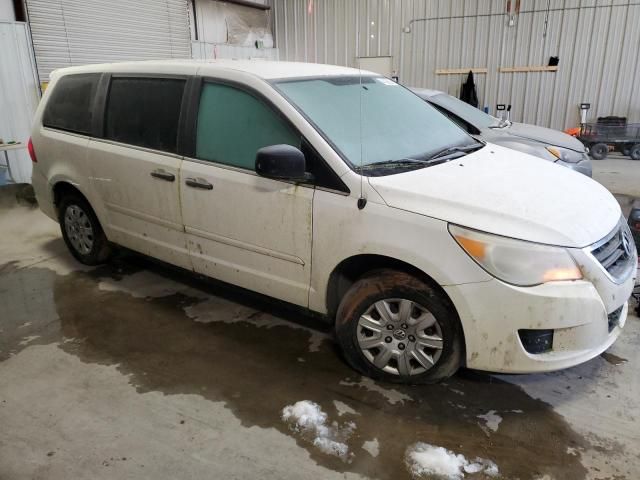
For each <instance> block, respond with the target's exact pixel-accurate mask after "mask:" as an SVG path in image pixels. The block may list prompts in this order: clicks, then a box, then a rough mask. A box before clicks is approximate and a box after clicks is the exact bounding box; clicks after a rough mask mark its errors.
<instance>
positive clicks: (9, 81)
mask: <svg viewBox="0 0 640 480" xmlns="http://www.w3.org/2000/svg"><path fill="white" fill-rule="evenodd" d="M0 86H2V88H0V138H2V139H3V140H4V141H5V142H8V141H11V140H13V141H16V142H22V143H23V145H26V143H27V141H28V140H29V136H30V135H31V119H32V118H33V114H34V112H35V110H36V107H37V106H38V102H39V100H40V94H39V93H40V90H39V88H38V79H37V76H36V70H35V62H34V59H33V49H32V47H31V43H30V40H29V32H28V29H27V25H26V24H24V23H18V22H0ZM7 153H8V157H9V163H10V165H11V174H12V176H13V180H14V181H15V182H30V181H31V159H30V158H29V154H28V153H27V150H26V148H23V149H19V150H11V151H8V152H7ZM0 155H2V163H3V164H4V153H0Z"/></svg>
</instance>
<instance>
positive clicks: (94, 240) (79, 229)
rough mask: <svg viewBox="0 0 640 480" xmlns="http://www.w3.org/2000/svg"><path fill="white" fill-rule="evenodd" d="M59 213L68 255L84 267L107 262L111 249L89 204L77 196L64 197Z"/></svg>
mask: <svg viewBox="0 0 640 480" xmlns="http://www.w3.org/2000/svg"><path fill="white" fill-rule="evenodd" d="M58 212H59V213H58V221H59V223H60V229H61V230H62V237H63V238H64V242H65V243H66V244H67V248H68V249H69V251H70V252H71V254H72V255H73V256H74V257H75V258H76V259H77V260H78V261H80V262H81V263H84V264H85V265H99V264H101V263H104V262H105V261H107V259H108V258H109V255H110V253H111V248H110V246H109V242H108V240H107V237H106V235H105V234H104V231H103V230H102V227H101V226H100V222H99V221H98V217H96V214H95V213H94V211H93V209H92V208H91V206H90V205H89V203H88V202H87V201H86V200H85V199H84V198H82V197H81V196H80V195H73V194H70V195H66V196H65V197H64V198H63V199H62V201H61V202H60V205H59V208H58Z"/></svg>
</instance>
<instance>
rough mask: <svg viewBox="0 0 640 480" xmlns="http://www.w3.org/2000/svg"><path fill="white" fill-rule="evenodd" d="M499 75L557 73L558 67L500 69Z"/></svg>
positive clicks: (541, 66) (540, 66)
mask: <svg viewBox="0 0 640 480" xmlns="http://www.w3.org/2000/svg"><path fill="white" fill-rule="evenodd" d="M498 71H499V72H500V73H520V72H525V73H526V72H557V71H558V67H546V66H544V65H539V66H529V67H500V68H498Z"/></svg>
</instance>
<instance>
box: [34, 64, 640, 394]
mask: <svg viewBox="0 0 640 480" xmlns="http://www.w3.org/2000/svg"><path fill="white" fill-rule="evenodd" d="M29 150H30V153H31V156H32V159H33V162H34V170H33V186H34V188H35V191H36V195H37V198H38V202H39V204H40V208H41V209H42V210H43V211H44V212H45V213H46V214H47V215H49V216H50V217H51V218H53V219H56V220H57V221H58V222H59V223H60V225H61V230H62V235H63V237H64V240H65V242H66V244H67V246H68V247H69V249H70V250H71V253H72V254H73V255H74V256H75V257H76V258H77V259H78V260H79V261H81V262H83V263H86V264H90V265H94V264H98V263H100V262H104V261H105V260H107V258H108V257H109V253H110V251H111V249H112V246H113V245H122V246H124V247H127V248H129V249H132V250H135V251H138V252H141V253H143V254H146V255H149V256H152V257H155V258H158V259H161V260H163V261H165V262H168V263H171V264H173V265H177V266H179V267H183V268H186V269H190V270H193V271H195V272H198V273H199V274H203V275H206V276H210V277H213V278H216V279H219V280H222V281H224V282H228V283H231V284H234V285H237V286H239V287H242V288H245V289H249V290H253V291H256V292H260V293H262V294H265V295H269V296H271V297H275V298H277V299H280V300H284V301H286V302H290V303H292V304H295V305H298V306H302V307H305V308H307V309H310V310H312V311H314V312H318V313H321V314H324V315H325V316H326V318H328V319H330V320H331V321H332V322H335V331H336V336H337V339H338V341H339V343H340V345H341V347H342V350H343V352H344V356H345V358H346V360H347V361H348V363H349V364H350V365H351V366H352V367H353V368H355V369H356V370H358V371H359V372H361V373H363V374H365V375H369V376H371V377H374V378H379V379H383V380H387V381H395V382H407V383H426V382H433V381H437V380H440V379H443V378H446V377H448V376H450V375H452V374H453V373H454V372H455V371H456V370H457V369H458V368H459V367H461V366H466V367H468V368H472V369H480V370H487V371H495V372H521V373H522V372H540V371H550V370H555V369H560V368H565V367H569V366H572V365H576V364H578V363H581V362H584V361H586V360H588V359H590V358H592V357H594V356H596V355H598V354H599V353H601V352H602V351H604V350H606V349H607V348H608V347H609V346H610V345H611V344H612V343H613V342H614V341H615V339H616V338H617V337H618V335H619V334H620V332H621V330H622V328H623V327H624V324H625V320H626V317H627V299H628V298H629V296H630V294H631V291H632V288H633V284H634V279H635V276H636V265H637V256H636V253H635V247H634V244H633V239H632V237H631V234H630V232H629V229H628V227H627V225H626V222H625V221H624V219H623V218H622V216H621V211H620V207H619V206H618V203H617V202H616V200H615V199H614V198H613V196H612V195H611V194H609V192H607V191H606V190H605V189H604V188H603V187H602V186H600V185H599V184H598V183H596V182H594V181H592V180H590V179H589V178H587V177H585V176H584V175H580V174H578V173H575V172H573V171H571V170H569V169H566V168H560V167H558V166H556V165H553V164H551V163H549V162H546V161H544V160H541V159H537V158H534V157H530V156H528V155H525V154H522V153H518V152H516V151H513V150H508V149H506V148H503V147H499V146H496V145H492V144H485V143H481V142H479V141H478V140H476V139H474V138H473V137H471V136H469V135H468V134H467V133H466V132H465V131H463V130H462V129H460V128H459V127H458V126H457V125H456V124H454V123H453V122H451V121H450V120H449V119H447V118H446V117H445V116H444V115H443V114H441V113H440V112H438V111H437V110H436V109H434V108H433V107H431V106H429V105H428V104H427V103H425V102H424V101H422V100H421V99H420V98H419V97H418V96H416V95H415V94H413V93H412V92H411V91H409V90H407V89H405V88H404V87H402V86H400V85H398V84H396V83H394V82H392V81H390V80H388V79H387V78H384V77H381V76H378V75H376V74H373V73H368V72H359V71H358V70H353V69H349V68H342V67H333V66H327V65H315V64H308V63H280V62H265V61H211V62H206V63H200V62H196V61H155V62H142V63H122V64H109V65H94V66H87V67H73V68H68V69H63V70H58V71H56V72H54V73H53V74H52V76H51V82H50V84H49V87H48V88H47V90H46V92H45V94H44V97H43V99H42V102H41V103H40V106H39V108H38V111H37V113H36V116H35V124H34V128H33V133H32V139H31V141H30V143H29Z"/></svg>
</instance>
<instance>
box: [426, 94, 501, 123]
mask: <svg viewBox="0 0 640 480" xmlns="http://www.w3.org/2000/svg"><path fill="white" fill-rule="evenodd" d="M429 101H430V102H431V103H435V104H436V105H440V106H441V107H442V108H444V109H445V110H448V111H450V112H451V113H453V114H454V115H456V116H458V117H460V118H461V119H463V120H464V121H465V122H467V123H470V124H471V125H473V126H474V127H476V128H492V127H497V126H499V125H500V119H499V118H496V117H492V116H491V115H489V114H488V113H484V112H483V111H482V110H480V109H478V108H476V107H474V106H473V105H469V104H468V103H466V102H463V101H462V100H458V99H457V98H455V97H452V96H451V95H447V94H446V93H439V94H438V95H434V96H433V97H430V98H429Z"/></svg>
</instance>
